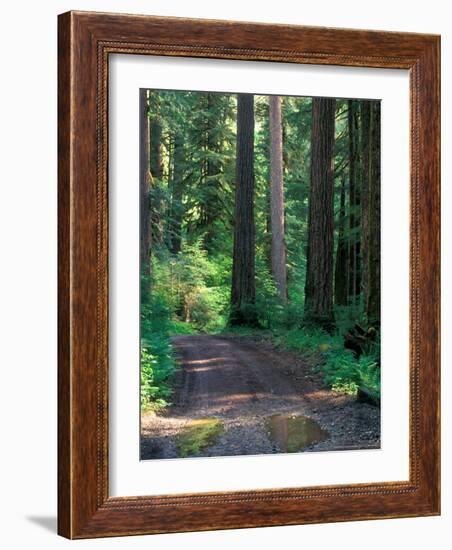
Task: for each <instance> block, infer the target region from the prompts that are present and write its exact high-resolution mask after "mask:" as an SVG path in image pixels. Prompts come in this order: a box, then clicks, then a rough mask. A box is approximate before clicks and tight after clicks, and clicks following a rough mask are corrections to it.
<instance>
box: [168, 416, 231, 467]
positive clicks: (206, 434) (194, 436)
mask: <svg viewBox="0 0 452 550" xmlns="http://www.w3.org/2000/svg"><path fill="white" fill-rule="evenodd" d="M223 432H224V425H223V422H222V421H221V420H219V419H218V418H215V417H211V418H199V419H197V420H193V422H190V424H189V426H188V428H186V429H185V430H184V431H183V432H182V433H181V434H180V435H179V436H178V437H177V441H176V444H177V448H178V451H179V456H180V457H182V458H184V457H187V456H196V455H199V453H200V452H201V451H202V450H203V449H205V448H206V447H209V446H210V445H212V444H213V443H215V441H216V440H217V439H218V437H219V436H220V435H222V434H223Z"/></svg>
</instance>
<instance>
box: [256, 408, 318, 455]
mask: <svg viewBox="0 0 452 550" xmlns="http://www.w3.org/2000/svg"><path fill="white" fill-rule="evenodd" d="M266 426H267V430H268V433H269V435H270V436H271V438H272V439H273V441H274V442H275V443H277V445H278V447H279V448H280V449H281V451H282V452H283V453H296V452H297V451H301V450H303V449H304V448H305V447H307V446H308V445H311V444H312V443H317V442H318V441H323V440H324V439H327V438H328V437H329V433H328V432H327V431H325V430H322V428H321V427H320V426H319V424H317V422H315V421H314V420H312V418H309V417H307V416H286V415H282V414H275V415H273V416H270V417H269V418H267V421H266Z"/></svg>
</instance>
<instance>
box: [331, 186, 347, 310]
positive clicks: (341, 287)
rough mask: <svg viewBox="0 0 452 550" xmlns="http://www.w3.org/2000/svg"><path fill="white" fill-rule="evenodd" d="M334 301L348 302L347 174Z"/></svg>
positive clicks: (342, 206) (343, 192)
mask: <svg viewBox="0 0 452 550" xmlns="http://www.w3.org/2000/svg"><path fill="white" fill-rule="evenodd" d="M334 303H335V304H336V305H337V306H346V305H347V303H348V245H347V240H346V238H345V176H342V178H341V194H340V207H339V220H338V236H337V251H336V266H335V270H334Z"/></svg>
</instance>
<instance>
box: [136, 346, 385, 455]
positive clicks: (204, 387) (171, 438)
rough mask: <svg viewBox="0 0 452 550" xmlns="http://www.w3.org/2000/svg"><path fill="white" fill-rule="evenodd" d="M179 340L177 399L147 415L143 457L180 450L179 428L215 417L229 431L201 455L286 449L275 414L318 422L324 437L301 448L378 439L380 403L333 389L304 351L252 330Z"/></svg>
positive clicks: (368, 444) (367, 444)
mask: <svg viewBox="0 0 452 550" xmlns="http://www.w3.org/2000/svg"><path fill="white" fill-rule="evenodd" d="M172 343H173V347H174V349H175V352H176V355H177V357H178V361H179V363H180V367H181V368H180V371H179V373H178V381H177V387H176V391H175V396H174V399H173V402H174V405H173V406H172V407H170V409H169V410H167V411H166V412H165V413H164V414H162V415H154V416H152V415H143V417H142V445H141V457H142V458H143V459H146V458H173V457H177V456H178V449H177V445H176V438H177V436H178V435H179V434H180V433H182V432H183V431H184V430H186V429H187V427H189V426H190V425H191V423H192V422H193V421H194V420H195V419H200V418H212V417H214V418H218V419H220V420H221V422H222V423H223V425H224V433H223V434H222V435H221V437H219V438H218V439H217V440H216V441H215V442H213V443H212V445H210V446H208V447H206V448H205V449H203V450H201V451H200V452H199V453H197V454H196V456H224V455H243V454H262V453H278V452H284V451H286V450H287V449H286V448H284V447H283V446H282V443H281V437H279V438H278V437H276V438H275V437H272V434H271V430H270V428H269V426H270V423H269V422H270V420H271V417H275V415H282V416H283V417H289V418H290V417H291V416H297V417H298V416H302V417H307V420H308V422H310V423H312V424H316V423H317V424H316V426H318V430H319V431H318V433H322V434H323V437H321V438H319V437H318V438H317V440H315V438H314V441H313V442H312V443H311V444H309V442H308V444H306V445H305V446H304V448H303V449H302V450H333V449H334V450H338V449H347V448H355V449H356V448H361V449H362V448H376V447H379V410H378V409H377V408H376V407H373V406H371V405H367V404H363V403H357V402H356V400H355V399H354V398H353V397H350V396H345V395H341V394H337V393H335V392H332V391H329V390H326V389H325V388H324V387H323V384H322V380H321V377H320V375H318V374H314V373H313V372H312V369H311V367H310V366H309V365H308V364H307V362H306V361H305V360H304V359H303V358H302V357H301V356H299V355H297V354H294V353H291V352H287V351H283V350H279V349H276V348H274V346H272V345H271V344H269V343H268V342H258V341H255V340H253V339H247V338H235V337H226V336H225V337H217V336H209V335H187V336H185V335H184V336H177V337H174V338H173V340H172ZM277 418H279V417H277ZM285 432H287V427H286V428H285ZM285 432H283V436H284V434H285ZM273 435H274V434H273ZM279 435H281V434H279ZM285 435H287V433H286V434H285Z"/></svg>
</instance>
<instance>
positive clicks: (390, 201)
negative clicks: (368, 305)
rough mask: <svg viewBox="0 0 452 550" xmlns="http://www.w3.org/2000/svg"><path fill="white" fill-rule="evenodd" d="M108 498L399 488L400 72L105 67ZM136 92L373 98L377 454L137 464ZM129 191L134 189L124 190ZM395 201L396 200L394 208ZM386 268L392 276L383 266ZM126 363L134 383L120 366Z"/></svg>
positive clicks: (403, 208)
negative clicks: (377, 171)
mask: <svg viewBox="0 0 452 550" xmlns="http://www.w3.org/2000/svg"><path fill="white" fill-rule="evenodd" d="M109 71H110V95H109V108H110V124H111V126H110V138H109V146H110V152H109V153H110V154H109V159H110V164H109V178H110V180H109V201H110V208H111V210H110V213H111V214H110V224H109V227H110V267H109V274H110V316H109V321H110V334H111V337H110V339H109V342H110V363H109V365H110V375H109V382H110V394H109V395H110V400H109V404H110V411H111V412H112V413H113V414H111V415H110V427H109V434H110V450H111V454H110V464H109V465H110V478H109V482H110V494H111V495H112V496H124V495H130V496H132V495H133V496H135V495H155V494H166V493H193V492H197V491H200V492H211V491H227V490H247V489H266V488H267V489H269V488H279V487H294V486H313V485H332V484H334V483H365V482H371V481H372V482H379V481H402V480H407V479H408V475H409V472H408V470H409V467H408V443H409V434H408V409H409V406H408V388H409V380H408V375H409V370H408V365H409V360H408V351H409V338H408V326H409V319H408V313H409V306H408V297H409V287H408V280H409V270H408V263H409V262H408V256H409V254H408V253H409V236H408V234H409V79H408V72H407V71H400V70H390V69H387V70H382V69H363V68H355V67H353V68H348V69H346V68H343V67H322V66H312V65H309V66H306V65H304V66H299V65H294V64H289V63H284V64H281V63H262V62H255V63H252V62H249V61H230V60H221V61H219V60H212V59H180V58H163V57H153V56H152V57H150V56H137V55H129V56H125V55H115V56H113V59H111V60H110V64H109ZM144 87H156V88H158V87H160V88H163V89H190V90H212V91H236V92H249V91H254V92H258V93H261V94H268V93H282V92H284V93H285V94H289V95H295V94H304V95H307V96H311V95H317V96H323V95H328V94H331V93H334V94H336V95H337V97H359V98H378V99H381V100H382V105H381V109H382V113H381V119H382V128H381V136H382V152H381V156H382V166H381V182H382V201H381V205H382V220H381V222H382V323H381V326H382V342H381V344H382V346H381V352H382V408H381V412H382V415H381V416H382V418H381V420H382V434H381V435H382V438H381V449H379V450H361V451H359V450H356V451H347V452H344V451H342V452H326V453H302V454H280V455H260V456H247V457H221V458H218V457H216V458H208V459H206V458H198V459H192V460H143V461H138V460H137V457H138V456H139V445H138V444H139V439H138V437H137V436H138V434H139V415H138V414H137V407H138V396H139V393H140V388H139V376H138V372H137V370H138V365H139V358H138V354H139V346H138V342H139V323H138V320H139V237H138V235H139V216H138V212H139V186H138V183H137V182H138V181H139V169H138V168H139V162H138V160H139V159H138V157H139V155H138V152H139V128H138V121H139V116H138V90H139V89H140V88H144ZM133 182H136V184H135V185H133ZM394 197H397V199H396V200H394ZM395 264H397V269H396V270H394V265H395ZM134 365H135V369H136V370H135V374H136V375H135V376H131V370H130V369H131V366H132V369H133V366H134Z"/></svg>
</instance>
